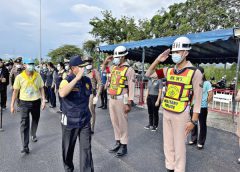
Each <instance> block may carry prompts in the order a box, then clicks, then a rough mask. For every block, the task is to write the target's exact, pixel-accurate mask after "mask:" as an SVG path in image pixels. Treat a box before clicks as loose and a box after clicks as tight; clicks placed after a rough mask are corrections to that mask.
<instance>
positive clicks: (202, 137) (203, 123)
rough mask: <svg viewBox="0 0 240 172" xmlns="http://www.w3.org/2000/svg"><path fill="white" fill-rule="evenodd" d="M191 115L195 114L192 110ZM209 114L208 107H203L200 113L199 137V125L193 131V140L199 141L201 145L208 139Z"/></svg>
mask: <svg viewBox="0 0 240 172" xmlns="http://www.w3.org/2000/svg"><path fill="white" fill-rule="evenodd" d="M190 114H191V117H192V115H193V113H192V110H191V113H190ZM207 114H208V108H201V111H200V114H199V118H198V121H199V124H200V133H199V138H198V126H195V127H194V128H193V130H192V131H191V140H192V141H193V142H197V141H198V143H199V144H200V145H204V144H205V141H206V136H207Z"/></svg>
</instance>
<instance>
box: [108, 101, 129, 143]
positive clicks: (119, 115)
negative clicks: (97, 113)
mask: <svg viewBox="0 0 240 172" xmlns="http://www.w3.org/2000/svg"><path fill="white" fill-rule="evenodd" d="M109 113H110V118H111V121H112V126H113V131H114V136H115V140H120V142H121V144H127V143H128V114H126V113H125V112H124V104H123V100H122V99H121V100H115V99H112V98H110V99H109Z"/></svg>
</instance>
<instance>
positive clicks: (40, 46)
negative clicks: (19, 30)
mask: <svg viewBox="0 0 240 172" xmlns="http://www.w3.org/2000/svg"><path fill="white" fill-rule="evenodd" d="M41 62H42V0H40V22H39V64H41Z"/></svg>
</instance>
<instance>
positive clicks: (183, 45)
mask: <svg viewBox="0 0 240 172" xmlns="http://www.w3.org/2000/svg"><path fill="white" fill-rule="evenodd" d="M190 49H191V42H190V40H189V39H188V38H187V37H179V38H177V39H176V40H175V41H174V43H173V45H172V61H173V62H174V63H175V64H176V65H175V66H174V67H170V68H163V69H159V70H156V74H157V76H158V78H164V77H165V78H166V79H167V82H166V93H165V96H164V98H163V101H162V107H163V109H164V110H163V140H164V154H165V165H166V168H167V170H168V171H170V172H172V171H175V172H184V171H185V165H186V144H185V141H186V137H187V135H188V134H189V132H190V131H191V130H192V129H193V128H194V126H195V125H196V124H197V121H198V115H199V113H200V107H201V99H202V88H201V85H202V74H201V72H200V71H199V70H198V69H197V68H196V67H193V65H192V64H191V62H189V61H187V60H186V58H187V56H188V54H189V50H190ZM169 53H170V49H168V50H166V51H164V52H163V53H162V54H160V55H159V56H158V57H157V58H156V60H155V61H154V62H153V63H152V65H151V66H150V67H149V69H148V71H147V73H146V76H148V77H149V76H150V75H151V74H152V73H153V72H154V69H155V68H156V67H157V65H158V64H159V63H162V62H164V61H165V60H166V59H167V58H168V56H169ZM194 95H197V96H196V97H195V98H194V102H195V103H194V109H193V116H192V118H191V119H190V114H189V105H190V102H191V100H192V99H193V98H192V97H193V96H194Z"/></svg>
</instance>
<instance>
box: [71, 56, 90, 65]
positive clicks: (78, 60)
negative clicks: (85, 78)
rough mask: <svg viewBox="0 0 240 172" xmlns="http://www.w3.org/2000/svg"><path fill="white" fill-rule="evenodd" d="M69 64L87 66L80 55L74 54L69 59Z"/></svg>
mask: <svg viewBox="0 0 240 172" xmlns="http://www.w3.org/2000/svg"><path fill="white" fill-rule="evenodd" d="M69 66H82V67H84V66H86V64H85V63H84V62H83V61H82V59H81V57H80V56H73V57H71V59H70V61H69Z"/></svg>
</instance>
